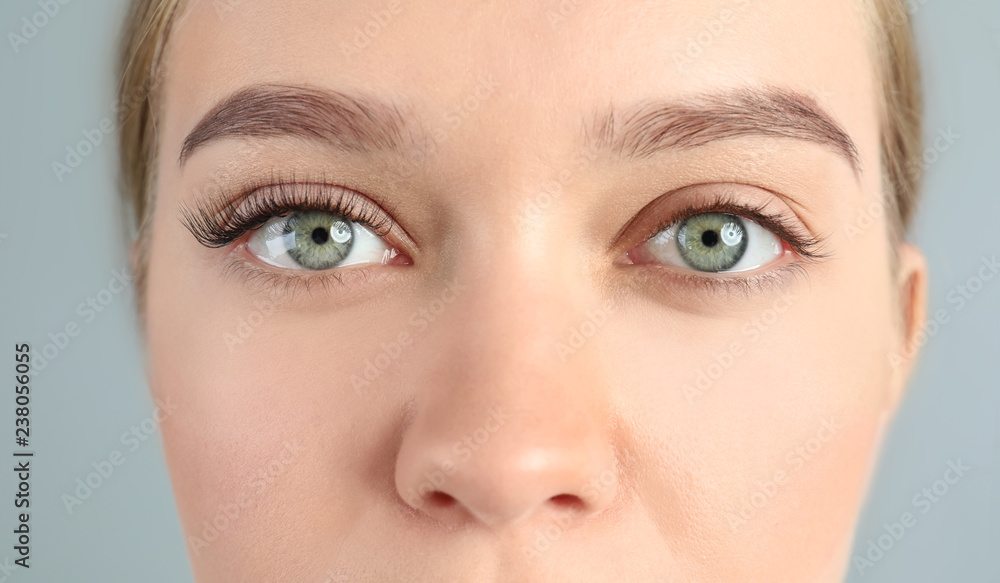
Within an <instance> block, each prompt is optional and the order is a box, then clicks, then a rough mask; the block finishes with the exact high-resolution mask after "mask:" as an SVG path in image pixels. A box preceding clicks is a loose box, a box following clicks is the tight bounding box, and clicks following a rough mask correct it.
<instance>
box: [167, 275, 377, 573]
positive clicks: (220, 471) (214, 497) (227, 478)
mask: <svg viewBox="0 0 1000 583" xmlns="http://www.w3.org/2000/svg"><path fill="white" fill-rule="evenodd" d="M151 267H152V269H151V272H150V288H149V289H150V295H149V297H148V304H147V307H148V335H149V336H148V337H149V379H150V385H151V388H152V390H153V392H154V394H155V395H157V396H163V397H166V396H169V397H170V399H171V400H172V402H174V403H176V414H174V415H172V416H171V417H169V418H168V419H167V421H166V422H165V424H164V425H163V428H162V429H163V438H164V445H165V449H166V454H167V461H168V464H169V467H170V473H171V479H172V481H173V485H174V490H175V495H176V500H177V505H178V509H179V511H180V514H181V518H182V522H183V525H184V530H185V539H186V540H187V543H188V551H189V553H190V554H191V556H192V559H193V561H194V564H195V566H196V569H197V570H199V572H201V573H205V574H206V576H207V580H216V579H214V578H213V577H216V576H218V577H219V579H218V580H229V577H231V576H232V573H233V571H231V570H230V571H228V574H226V576H223V575H224V574H223V573H218V574H216V573H211V572H208V571H210V570H211V569H215V568H221V567H226V565H229V561H231V560H233V557H237V558H238V560H239V561H240V564H241V567H240V569H242V571H241V572H246V573H251V572H253V573H255V576H256V575H260V574H261V573H266V572H268V570H269V569H275V568H277V566H279V565H282V564H286V563H287V562H288V559H287V557H291V556H297V555H301V554H302V553H304V552H306V550H307V547H308V546H309V545H326V544H333V543H335V542H336V539H337V535H338V533H339V532H343V531H347V530H349V529H350V528H351V527H350V525H351V524H352V523H354V522H356V521H355V518H354V513H355V510H356V508H358V507H359V504H358V501H359V500H362V499H363V497H364V496H368V497H370V496H371V493H372V492H373V491H378V489H379V488H380V485H379V484H376V483H375V478H370V479H369V477H368V476H370V475H371V474H372V472H368V471H367V468H369V467H371V466H372V465H373V464H376V463H378V461H379V460H382V459H383V458H385V455H383V452H387V451H391V449H392V447H393V439H394V436H393V435H392V434H391V432H388V431H387V427H388V424H387V423H379V422H377V419H376V418H375V417H374V413H373V412H374V411H376V409H378V407H380V406H381V407H382V409H381V411H382V413H381V415H382V417H383V418H387V417H391V414H387V412H386V411H385V404H384V403H382V404H380V403H379V402H378V401H377V400H375V399H372V398H371V397H372V395H370V394H367V393H364V394H358V393H357V392H356V391H355V390H354V388H353V386H352V383H351V378H352V376H353V375H354V373H356V372H359V371H357V370H355V369H356V368H357V366H355V363H358V362H364V360H365V358H368V357H371V356H372V355H373V354H375V353H376V350H377V345H376V346H375V347H372V346H369V344H370V342H369V343H365V342H359V339H358V331H361V330H366V329H369V328H370V327H371V326H372V325H373V323H372V322H371V321H368V320H365V319H364V317H363V316H362V315H360V314H359V315H358V316H357V321H355V320H352V319H351V318H352V317H344V316H340V317H338V318H337V319H336V320H335V321H332V319H331V318H329V317H328V316H327V317H326V320H329V321H328V322H324V320H323V319H322V318H323V317H322V316H321V315H319V314H317V313H310V312H309V311H307V310H301V309H298V310H293V309H290V307H289V306H281V305H278V304H275V303H271V302H268V301H267V300H266V299H262V298H256V299H248V298H246V297H245V294H242V293H237V290H238V289H239V288H237V287H234V286H237V285H238V284H236V283H232V282H229V283H225V284H222V283H217V282H213V279H212V278H209V277H203V278H202V281H201V282H199V283H197V284H194V283H193V282H188V281H185V280H184V278H185V277H187V276H186V275H185V272H184V270H181V269H179V268H178V269H176V270H174V273H175V274H178V275H177V276H174V275H173V274H171V273H170V272H171V270H170V265H169V264H168V262H167V261H166V260H165V261H164V262H161V263H153V264H152V265H151ZM168 275H169V276H168ZM352 313H353V312H352ZM363 320H364V321H363ZM375 342H376V343H377V341H375ZM366 480H369V481H366ZM387 483H388V482H387ZM290 517H294V518H290ZM273 532H281V533H282V536H281V537H277V538H275V537H273V536H271V535H270V534H268V533H273ZM318 532H324V533H328V534H329V536H327V537H316V536H315V533H318ZM262 540H263V541H264V542H262ZM248 549H250V550H252V552H250V550H248ZM263 549H268V550H267V551H266V552H265V553H264V554H261V551H262V550H263ZM308 550H310V551H312V550H315V549H308ZM323 552H325V553H326V554H329V553H330V552H329V550H328V549H326V550H324V551H323ZM273 554H283V555H284V556H285V557H286V558H285V559H283V560H277V559H276V558H275V557H274V556H271V555H273ZM306 563H307V561H302V562H301V564H303V565H305V564H306ZM226 568H227V569H231V568H232V566H231V565H229V566H228V567H226ZM310 576H311V574H310Z"/></svg>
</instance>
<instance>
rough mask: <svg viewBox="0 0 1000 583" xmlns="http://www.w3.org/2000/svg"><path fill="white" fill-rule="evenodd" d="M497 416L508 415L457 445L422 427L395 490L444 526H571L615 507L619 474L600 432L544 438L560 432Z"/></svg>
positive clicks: (403, 458)
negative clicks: (540, 522)
mask: <svg viewBox="0 0 1000 583" xmlns="http://www.w3.org/2000/svg"><path fill="white" fill-rule="evenodd" d="M497 413H499V414H500V415H504V413H502V412H499V411H497V410H496V408H494V419H493V421H494V423H492V424H485V425H484V426H483V427H481V428H477V429H475V430H473V431H470V432H467V433H466V434H465V435H462V436H460V437H458V438H457V439H452V440H450V445H449V442H448V441H445V440H441V439H440V437H441V436H443V435H442V434H441V433H439V432H428V431H429V430H430V428H429V427H426V426H417V423H419V421H417V422H415V424H414V426H413V427H411V428H410V430H409V431H408V434H409V435H408V437H410V439H406V438H404V442H403V445H402V448H401V450H400V453H399V458H398V460H397V466H396V488H397V491H398V493H399V494H400V496H401V497H402V498H403V500H404V501H405V502H406V504H407V505H409V506H410V507H411V508H413V509H415V510H417V511H419V512H421V513H423V514H425V515H427V516H429V517H431V518H433V519H435V520H437V521H439V522H442V523H445V524H463V523H468V522H475V523H479V524H481V525H483V526H486V527H488V528H492V529H496V528H500V527H503V526H505V525H510V524H515V523H518V522H521V521H524V520H529V519H535V518H538V519H555V520H558V521H560V523H563V524H568V522H577V521H581V520H585V519H586V518H587V517H588V516H591V515H593V514H596V513H598V512H600V511H601V510H603V509H604V508H606V507H607V506H609V505H610V504H611V502H612V501H613V500H614V498H615V496H616V494H617V487H618V475H617V472H616V469H615V462H614V456H613V454H612V449H611V448H610V446H609V445H608V444H606V443H601V441H600V440H599V439H597V438H598V436H599V435H600V433H593V432H591V433H590V434H589V435H583V434H580V433H579V432H577V431H571V432H568V433H566V432H564V433H562V434H561V435H560V436H559V438H558V439H545V435H548V436H550V437H555V436H556V433H555V432H548V431H537V429H539V428H538V427H535V429H536V431H531V430H530V429H529V428H527V427H525V424H524V421H525V420H524V419H521V420H505V421H501V422H496V418H497ZM512 417H516V416H512ZM501 419H502V418H501ZM435 434H437V436H438V437H432V436H433V435H435Z"/></svg>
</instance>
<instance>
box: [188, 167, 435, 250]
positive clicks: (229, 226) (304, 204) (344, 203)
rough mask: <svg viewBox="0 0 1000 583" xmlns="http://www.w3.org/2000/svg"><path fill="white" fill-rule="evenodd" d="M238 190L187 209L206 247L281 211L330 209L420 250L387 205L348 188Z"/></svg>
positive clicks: (258, 186)
mask: <svg viewBox="0 0 1000 583" xmlns="http://www.w3.org/2000/svg"><path fill="white" fill-rule="evenodd" d="M235 192H236V194H227V193H225V192H224V193H222V194H221V195H219V196H216V197H213V198H210V199H206V200H202V201H200V202H199V203H197V204H196V205H195V206H194V207H188V206H186V205H183V204H182V205H181V215H182V216H181V221H182V223H183V224H184V226H185V227H186V228H187V229H188V231H189V232H191V234H192V235H194V237H195V238H196V239H198V241H199V243H201V244H202V245H204V246H206V247H224V246H226V245H228V244H230V243H232V242H233V241H234V240H236V239H237V238H239V237H241V236H242V235H244V234H246V233H247V232H249V231H251V230H253V229H255V228H259V227H260V226H262V225H264V224H265V223H266V222H267V221H268V220H270V219H271V218H273V217H274V216H279V212H280V213H282V214H287V213H288V212H295V211H300V210H325V211H328V212H337V213H340V214H343V215H344V216H346V217H348V218H350V219H351V220H352V221H354V222H357V223H360V224H362V225H365V226H367V227H369V228H372V229H373V230H375V231H376V234H377V235H379V236H380V237H383V238H386V239H399V240H400V243H401V244H402V245H401V246H404V247H409V248H413V247H415V244H414V243H413V241H412V239H411V238H410V237H409V236H408V234H406V233H405V231H404V230H402V229H401V227H399V224H398V223H397V222H396V220H395V219H394V218H393V217H392V215H391V214H390V213H389V211H387V210H386V209H385V208H384V207H383V205H382V204H380V203H379V202H377V201H375V200H373V199H372V198H371V197H370V196H368V195H366V194H363V193H361V192H359V191H356V190H354V189H351V188H349V187H346V186H342V185H339V184H335V183H332V182H325V181H300V180H296V179H294V178H292V179H287V180H283V179H277V178H272V179H271V180H267V181H261V182H259V183H251V184H249V185H247V186H244V187H243V188H240V189H236V190H235ZM334 195H336V198H335V199H334V198H333V196H334ZM382 226H384V227H385V230H384V232H382ZM399 235H401V236H399ZM391 242H392V243H394V242H395V241H391ZM407 251H409V249H407Z"/></svg>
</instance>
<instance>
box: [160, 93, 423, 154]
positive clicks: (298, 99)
mask: <svg viewBox="0 0 1000 583" xmlns="http://www.w3.org/2000/svg"><path fill="white" fill-rule="evenodd" d="M409 130H410V128H409V127H408V126H407V124H406V122H405V120H404V118H403V116H402V114H401V113H400V112H399V110H398V109H397V108H396V107H395V106H394V105H392V104H389V103H385V102H381V101H377V100H374V99H371V98H368V97H361V96H353V95H348V94H346V93H341V92H337V91H329V90H326V89H318V88H315V87H306V86H293V85H273V84H267V85H254V86H250V87H246V88H244V89H241V90H239V91H237V92H236V93H233V94H232V95H230V96H229V97H227V98H225V99H223V100H222V101H221V102H220V103H219V104H218V105H216V106H215V107H214V108H213V109H212V110H211V111H209V112H208V113H207V114H205V116H204V117H203V118H202V119H201V121H200V122H198V124H197V125H196V126H195V127H194V129H193V130H192V131H191V133H189V134H188V135H187V137H186V138H184V142H183V143H182V145H181V151H180V156H179V158H178V163H179V164H180V165H181V166H183V165H184V163H185V162H186V161H187V160H188V158H190V157H191V155H192V154H193V153H194V152H195V151H196V150H197V149H198V148H200V147H202V146H204V145H206V144H208V143H210V142H213V141H215V140H221V139H224V138H232V137H240V138H246V137H251V138H266V137H279V136H298V137H302V138H306V139H310V140H318V141H321V142H325V143H327V144H329V145H331V146H332V147H334V148H337V149H340V150H343V151H347V152H357V153H367V152H371V151H377V150H402V149H403V148H404V147H405V146H407V145H409V144H410V143H411V140H410V139H409Z"/></svg>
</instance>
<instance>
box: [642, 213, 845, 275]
mask: <svg viewBox="0 0 1000 583" xmlns="http://www.w3.org/2000/svg"><path fill="white" fill-rule="evenodd" d="M767 206H768V205H767V203H761V204H755V205H748V204H746V203H742V202H738V201H737V200H735V199H732V198H721V199H719V200H717V201H715V202H712V203H709V204H707V205H701V206H696V205H691V206H689V207H687V208H686V209H684V210H682V211H680V212H679V213H677V214H675V215H674V216H672V217H671V218H670V219H669V220H668V221H666V222H664V223H661V224H660V225H659V226H658V227H657V228H656V229H655V230H654V231H653V233H652V234H651V235H650V236H649V237H648V239H652V238H653V237H655V236H656V235H658V234H659V233H660V232H661V231H663V230H664V229H666V228H667V227H670V226H671V225H674V224H677V223H679V222H681V221H683V220H684V219H687V218H690V217H693V216H695V215H700V214H704V213H725V214H730V215H736V216H738V217H742V218H746V219H750V220H751V221H754V222H755V223H757V224H758V225H760V226H762V227H764V228H765V229H767V230H769V231H771V232H772V233H774V234H775V235H777V236H778V238H779V239H781V240H782V241H784V242H786V243H788V246H789V247H791V248H792V250H793V251H795V252H796V253H797V254H798V255H800V256H801V257H804V258H806V259H815V260H818V259H823V258H825V257H827V256H828V255H827V254H826V253H824V252H823V251H822V249H823V247H824V245H825V243H826V239H825V238H822V237H814V236H811V235H807V234H804V233H802V229H801V228H800V227H797V226H795V225H793V224H791V223H790V222H789V221H788V220H787V219H786V218H785V217H784V216H782V215H780V214H776V213H772V212H768V211H767V210H766V209H767Z"/></svg>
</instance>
